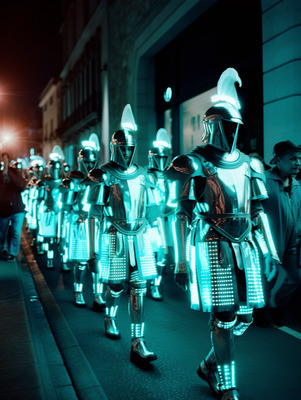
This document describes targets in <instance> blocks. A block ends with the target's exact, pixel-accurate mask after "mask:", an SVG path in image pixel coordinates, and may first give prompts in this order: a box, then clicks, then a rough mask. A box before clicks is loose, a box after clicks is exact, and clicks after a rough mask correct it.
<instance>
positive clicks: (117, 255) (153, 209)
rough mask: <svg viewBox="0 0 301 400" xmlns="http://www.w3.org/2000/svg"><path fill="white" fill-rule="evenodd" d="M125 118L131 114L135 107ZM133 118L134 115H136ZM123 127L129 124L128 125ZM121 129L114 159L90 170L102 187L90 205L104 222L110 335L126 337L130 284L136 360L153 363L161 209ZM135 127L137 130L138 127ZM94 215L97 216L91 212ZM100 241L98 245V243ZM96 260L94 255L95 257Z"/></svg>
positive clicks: (102, 266)
mask: <svg viewBox="0 0 301 400" xmlns="http://www.w3.org/2000/svg"><path fill="white" fill-rule="evenodd" d="M124 114H126V115H130V116H131V109H130V106H129V105H128V106H126V108H125V110H124ZM132 120H133V117H132ZM121 126H125V125H124V124H123V123H122V125H121ZM126 126H127V129H125V128H123V130H119V131H117V132H115V133H114V134H113V136H112V142H111V161H110V162H108V163H107V164H104V165H102V166H101V168H99V169H94V170H92V171H90V173H89V175H88V177H89V178H90V179H91V180H92V181H93V182H95V183H96V184H97V185H96V186H95V187H94V188H93V189H91V190H90V193H89V201H88V203H89V204H93V205H94V211H95V212H96V206H98V207H99V208H98V214H96V213H95V218H96V219H97V220H98V221H99V222H100V223H101V226H100V232H99V235H98V237H97V241H98V244H96V252H97V248H99V249H100V252H99V253H98V254H97V258H96V260H97V261H98V262H94V265H96V266H97V268H99V271H100V278H101V280H102V281H103V282H106V283H107V284H108V286H107V291H106V314H105V332H106V336H107V337H109V338H111V339H118V338H119V337H120V332H119V329H118V327H117V325H116V317H117V311H118V305H119V301H120V297H121V294H122V291H123V283H124V282H125V281H126V282H128V283H129V285H130V298H129V314H130V318H131V338H132V347H131V360H132V361H133V362H144V363H145V362H150V361H152V360H155V359H156V358H157V356H156V354H155V353H154V352H152V351H150V350H149V349H148V347H147V346H146V343H145V340H144V297H145V294H146V282H147V280H151V279H154V278H156V276H157V270H156V262H155V257H154V253H153V249H152V245H151V239H150V237H149V234H148V230H147V229H146V228H147V226H148V224H150V225H152V224H153V223H155V222H156V220H157V216H158V215H159V214H158V208H157V206H156V204H155V201H154V199H153V197H152V188H153V185H152V183H151V182H150V180H149V178H148V175H147V171H146V170H145V169H144V168H142V167H139V166H137V165H135V164H134V163H133V156H134V152H135V147H136V142H135V138H134V134H133V131H134V130H135V129H133V130H130V128H129V125H126ZM131 126H135V124H132V125H131ZM91 215H92V212H91ZM97 241H96V242H97ZM91 255H92V257H93V253H92V254H91Z"/></svg>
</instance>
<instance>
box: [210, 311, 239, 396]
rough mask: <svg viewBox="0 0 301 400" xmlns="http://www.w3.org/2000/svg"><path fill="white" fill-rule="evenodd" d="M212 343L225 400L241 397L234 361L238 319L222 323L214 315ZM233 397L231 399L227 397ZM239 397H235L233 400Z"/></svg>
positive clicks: (212, 320) (212, 319)
mask: <svg viewBox="0 0 301 400" xmlns="http://www.w3.org/2000/svg"><path fill="white" fill-rule="evenodd" d="M210 322H211V328H212V330H211V341H212V345H213V349H214V354H215V357H216V364H217V372H218V376H219V382H220V390H221V391H222V393H223V397H222V399H223V400H226V399H228V400H230V399H232V397H231V396H232V394H233V396H239V395H238V394H237V393H238V391H237V387H236V382H235V378H236V376H235V375H236V374H235V361H234V333H233V329H234V326H235V325H236V322H237V320H236V317H235V318H234V320H233V321H229V322H227V321H221V320H219V319H218V318H217V317H216V316H214V314H213V315H212V318H211V321H210ZM228 395H231V396H230V397H227V396H228ZM236 399H239V397H233V400H236Z"/></svg>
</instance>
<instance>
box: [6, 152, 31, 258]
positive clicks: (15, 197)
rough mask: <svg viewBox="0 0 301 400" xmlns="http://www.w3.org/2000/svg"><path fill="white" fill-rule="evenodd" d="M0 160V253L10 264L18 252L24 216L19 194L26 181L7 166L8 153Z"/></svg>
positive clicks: (16, 170) (15, 169) (18, 172)
mask: <svg viewBox="0 0 301 400" xmlns="http://www.w3.org/2000/svg"><path fill="white" fill-rule="evenodd" d="M1 160H2V161H3V170H2V171H0V249H1V250H0V251H1V258H3V259H5V260H6V261H8V262H12V261H14V260H15V258H16V256H17V255H18V252H19V250H20V241H21V229H22V224H23V220H24V215H25V213H24V204H23V201H22V197H21V192H22V191H23V190H25V188H26V180H25V179H24V178H23V176H22V175H21V173H20V171H19V170H18V169H17V168H14V167H11V166H9V163H10V157H9V154H8V153H2V154H1ZM9 229H10V231H9ZM9 232H10V234H9Z"/></svg>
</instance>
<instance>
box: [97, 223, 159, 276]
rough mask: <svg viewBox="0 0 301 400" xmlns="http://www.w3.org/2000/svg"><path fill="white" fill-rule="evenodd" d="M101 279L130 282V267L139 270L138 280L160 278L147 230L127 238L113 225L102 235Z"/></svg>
mask: <svg viewBox="0 0 301 400" xmlns="http://www.w3.org/2000/svg"><path fill="white" fill-rule="evenodd" d="M99 248H100V252H99V253H100V262H99V266H100V279H101V281H103V282H109V283H120V282H123V281H128V280H129V267H130V266H131V267H134V268H136V269H137V271H138V274H139V279H141V280H150V279H154V278H156V277H157V268H156V261H155V257H154V251H153V247H152V242H151V238H150V235H149V232H148V230H147V229H146V230H141V231H140V232H139V233H137V234H135V235H132V236H130V235H125V234H123V233H121V232H119V231H118V230H117V229H116V228H115V227H113V226H111V227H110V228H109V229H106V231H105V232H101V234H100V236H99Z"/></svg>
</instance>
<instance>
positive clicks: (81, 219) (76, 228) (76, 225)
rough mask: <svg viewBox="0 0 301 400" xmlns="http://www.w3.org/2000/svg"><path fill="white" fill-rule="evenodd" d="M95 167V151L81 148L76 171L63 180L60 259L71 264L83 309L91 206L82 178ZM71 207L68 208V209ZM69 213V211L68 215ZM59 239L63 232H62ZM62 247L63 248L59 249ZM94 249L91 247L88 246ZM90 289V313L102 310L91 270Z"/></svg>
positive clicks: (96, 280)
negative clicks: (62, 251)
mask: <svg viewBox="0 0 301 400" xmlns="http://www.w3.org/2000/svg"><path fill="white" fill-rule="evenodd" d="M96 164H97V152H96V150H95V149H93V148H90V147H89V148H88V147H86V148H83V149H81V150H80V151H79V155H78V171H71V172H70V177H69V179H64V180H63V185H64V186H65V187H66V189H67V190H66V192H65V195H64V196H65V201H64V197H63V196H62V202H63V203H65V204H66V205H67V204H68V209H69V212H67V213H65V214H64V218H65V221H66V223H65V224H63V225H62V226H63V227H64V226H67V227H68V230H67V232H66V245H67V251H66V250H65V253H64V259H65V260H68V261H74V262H75V265H74V296H75V305H76V306H77V307H85V306H86V301H85V298H84V293H83V292H84V284H85V281H86V273H87V268H88V259H89V257H90V246H91V241H90V238H89V230H90V224H92V223H93V220H91V217H90V209H91V205H90V204H88V203H87V194H88V192H89V190H90V186H91V184H92V182H91V181H90V180H89V179H87V178H86V176H87V174H88V171H89V170H90V169H92V168H93V167H95V166H96ZM70 206H71V208H69V207H70ZM70 211H71V212H70ZM62 234H63V236H65V232H64V231H63V230H62ZM62 248H64V246H63V247H62ZM92 248H94V246H92ZM91 275H92V288H93V305H92V308H93V310H94V311H102V310H103V309H104V307H105V301H104V299H103V284H102V283H101V282H100V281H99V273H97V272H96V271H91Z"/></svg>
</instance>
